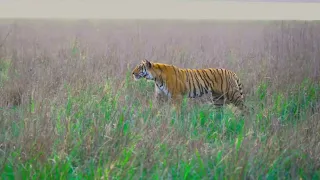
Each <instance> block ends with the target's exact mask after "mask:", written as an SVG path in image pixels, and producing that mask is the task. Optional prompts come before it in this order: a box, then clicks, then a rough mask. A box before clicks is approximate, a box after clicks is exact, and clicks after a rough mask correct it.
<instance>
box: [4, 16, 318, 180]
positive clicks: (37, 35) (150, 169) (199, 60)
mask: <svg viewBox="0 0 320 180" xmlns="http://www.w3.org/2000/svg"><path fill="white" fill-rule="evenodd" d="M319 32H320V24H319V22H317V21H314V22H313V21H308V22H302V21H241V22H236V21H234V22H233V21H164V20H163V21H162V20H158V21H151V20H150V21H147V20H145V21H143V20H139V21H133V20H132V21H129V20H117V21H115V20H114V21H112V20H109V21H107V20H92V21H88V20H79V21H71V20H70V21H68V20H65V21H58V20H15V21H14V20H1V21H0V87H1V89H0V107H1V109H0V118H1V119H0V179H140V178H141V179H299V178H302V179H319V178H320V143H319V142H320V123H319V120H320V83H319V82H320V33H319ZM143 58H147V59H148V60H151V61H156V62H162V63H171V64H174V65H176V66H178V67H182V68H207V67H223V68H227V69H231V70H233V71H234V72H236V73H237V74H238V76H239V77H240V79H241V80H242V82H243V84H244V91H245V93H246V104H247V105H248V106H249V107H251V108H252V112H251V113H250V115H249V116H248V117H241V116H238V115H237V113H236V111H235V108H233V107H232V106H227V107H226V108H224V113H221V112H219V111H216V110H215V109H214V108H213V106H212V105H210V104H209V103H198V100H192V101H191V100H188V99H185V101H184V104H183V106H185V107H184V108H183V116H182V117H181V118H179V119H176V118H175V116H174V113H175V112H174V111H173V110H172V107H171V106H169V105H164V106H162V107H159V111H158V113H157V114H156V115H152V114H151V109H152V108H153V106H154V104H153V102H152V96H153V92H154V89H153V83H149V82H146V81H144V80H141V81H137V82H135V81H133V78H132V77H131V70H132V69H133V67H134V66H135V65H137V63H139V62H140V61H141V59H143ZM201 102H205V101H201Z"/></svg>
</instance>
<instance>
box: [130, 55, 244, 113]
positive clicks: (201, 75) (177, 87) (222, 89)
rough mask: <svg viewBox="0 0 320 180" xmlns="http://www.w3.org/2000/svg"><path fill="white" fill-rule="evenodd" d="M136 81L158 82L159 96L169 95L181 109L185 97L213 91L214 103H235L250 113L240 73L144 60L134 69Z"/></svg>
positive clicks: (157, 95) (217, 104)
mask: <svg viewBox="0 0 320 180" xmlns="http://www.w3.org/2000/svg"><path fill="white" fill-rule="evenodd" d="M132 74H133V77H134V79H135V80H138V79H140V78H146V79H148V80H153V81H155V98H156V99H158V97H159V96H160V95H166V96H167V97H169V98H172V100H173V103H174V104H175V106H178V112H180V105H181V100H182V99H183V97H185V96H187V97H189V98H196V97H201V96H202V95H204V94H207V93H211V94H212V97H213V101H214V104H215V105H216V106H218V107H221V106H222V105H223V104H229V103H232V104H234V105H235V106H237V107H238V108H239V109H240V110H241V111H245V113H247V108H246V106H245V105H244V96H243V91H242V84H241V83H240V80H239V78H238V77H237V75H236V74H235V73H234V72H232V71H230V70H227V69H221V68H220V69H216V68H208V69H182V68H178V67H176V66H174V65H169V64H162V63H154V62H150V61H148V60H146V59H145V60H142V61H141V63H140V64H139V65H137V66H136V67H135V68H134V70H133V71H132Z"/></svg>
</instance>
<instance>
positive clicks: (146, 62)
mask: <svg viewBox="0 0 320 180" xmlns="http://www.w3.org/2000/svg"><path fill="white" fill-rule="evenodd" d="M142 62H143V63H145V64H146V65H147V67H148V68H151V62H150V61H148V60H147V59H144V60H142Z"/></svg>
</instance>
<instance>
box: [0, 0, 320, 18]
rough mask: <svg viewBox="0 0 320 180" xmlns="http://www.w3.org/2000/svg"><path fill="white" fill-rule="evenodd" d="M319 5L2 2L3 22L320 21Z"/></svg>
mask: <svg viewBox="0 0 320 180" xmlns="http://www.w3.org/2000/svg"><path fill="white" fill-rule="evenodd" d="M315 2H319V1H315V0H309V1H297V0H295V1H291V2H290V1H286V0H283V1H277V2H275V1H273V2H270V1H268V2H266V1H248V0H247V1H224V2H223V1H200V2H196V1H181V0H177V1H168V0H165V1H159V0H151V1H150V0H149V1H146V0H136V1H134V2H132V1H128V0H120V1H113V0H107V1H101V0H96V1H90V2H89V1H87V0H85V1H81V2H79V1H75V0H72V1H70V0H69V1H63V2H62V1H52V0H47V1H39V0H25V1H8V0H0V3H1V6H0V18H27V19H28V18H54V19H55V18H58V19H64V18H65V19H222V20H225V19H231V20H319V19H320V13H318V12H320V11H319V9H320V3H315Z"/></svg>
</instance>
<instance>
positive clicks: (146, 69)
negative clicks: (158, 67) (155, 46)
mask: <svg viewBox="0 0 320 180" xmlns="http://www.w3.org/2000/svg"><path fill="white" fill-rule="evenodd" d="M151 68H152V63H151V62H150V61H148V60H146V59H144V60H142V61H141V63H140V64H138V65H137V66H136V67H135V68H134V69H133V71H132V75H133V77H134V79H135V80H138V79H141V78H146V79H148V80H153V75H152V74H153V73H152V69H151Z"/></svg>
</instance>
